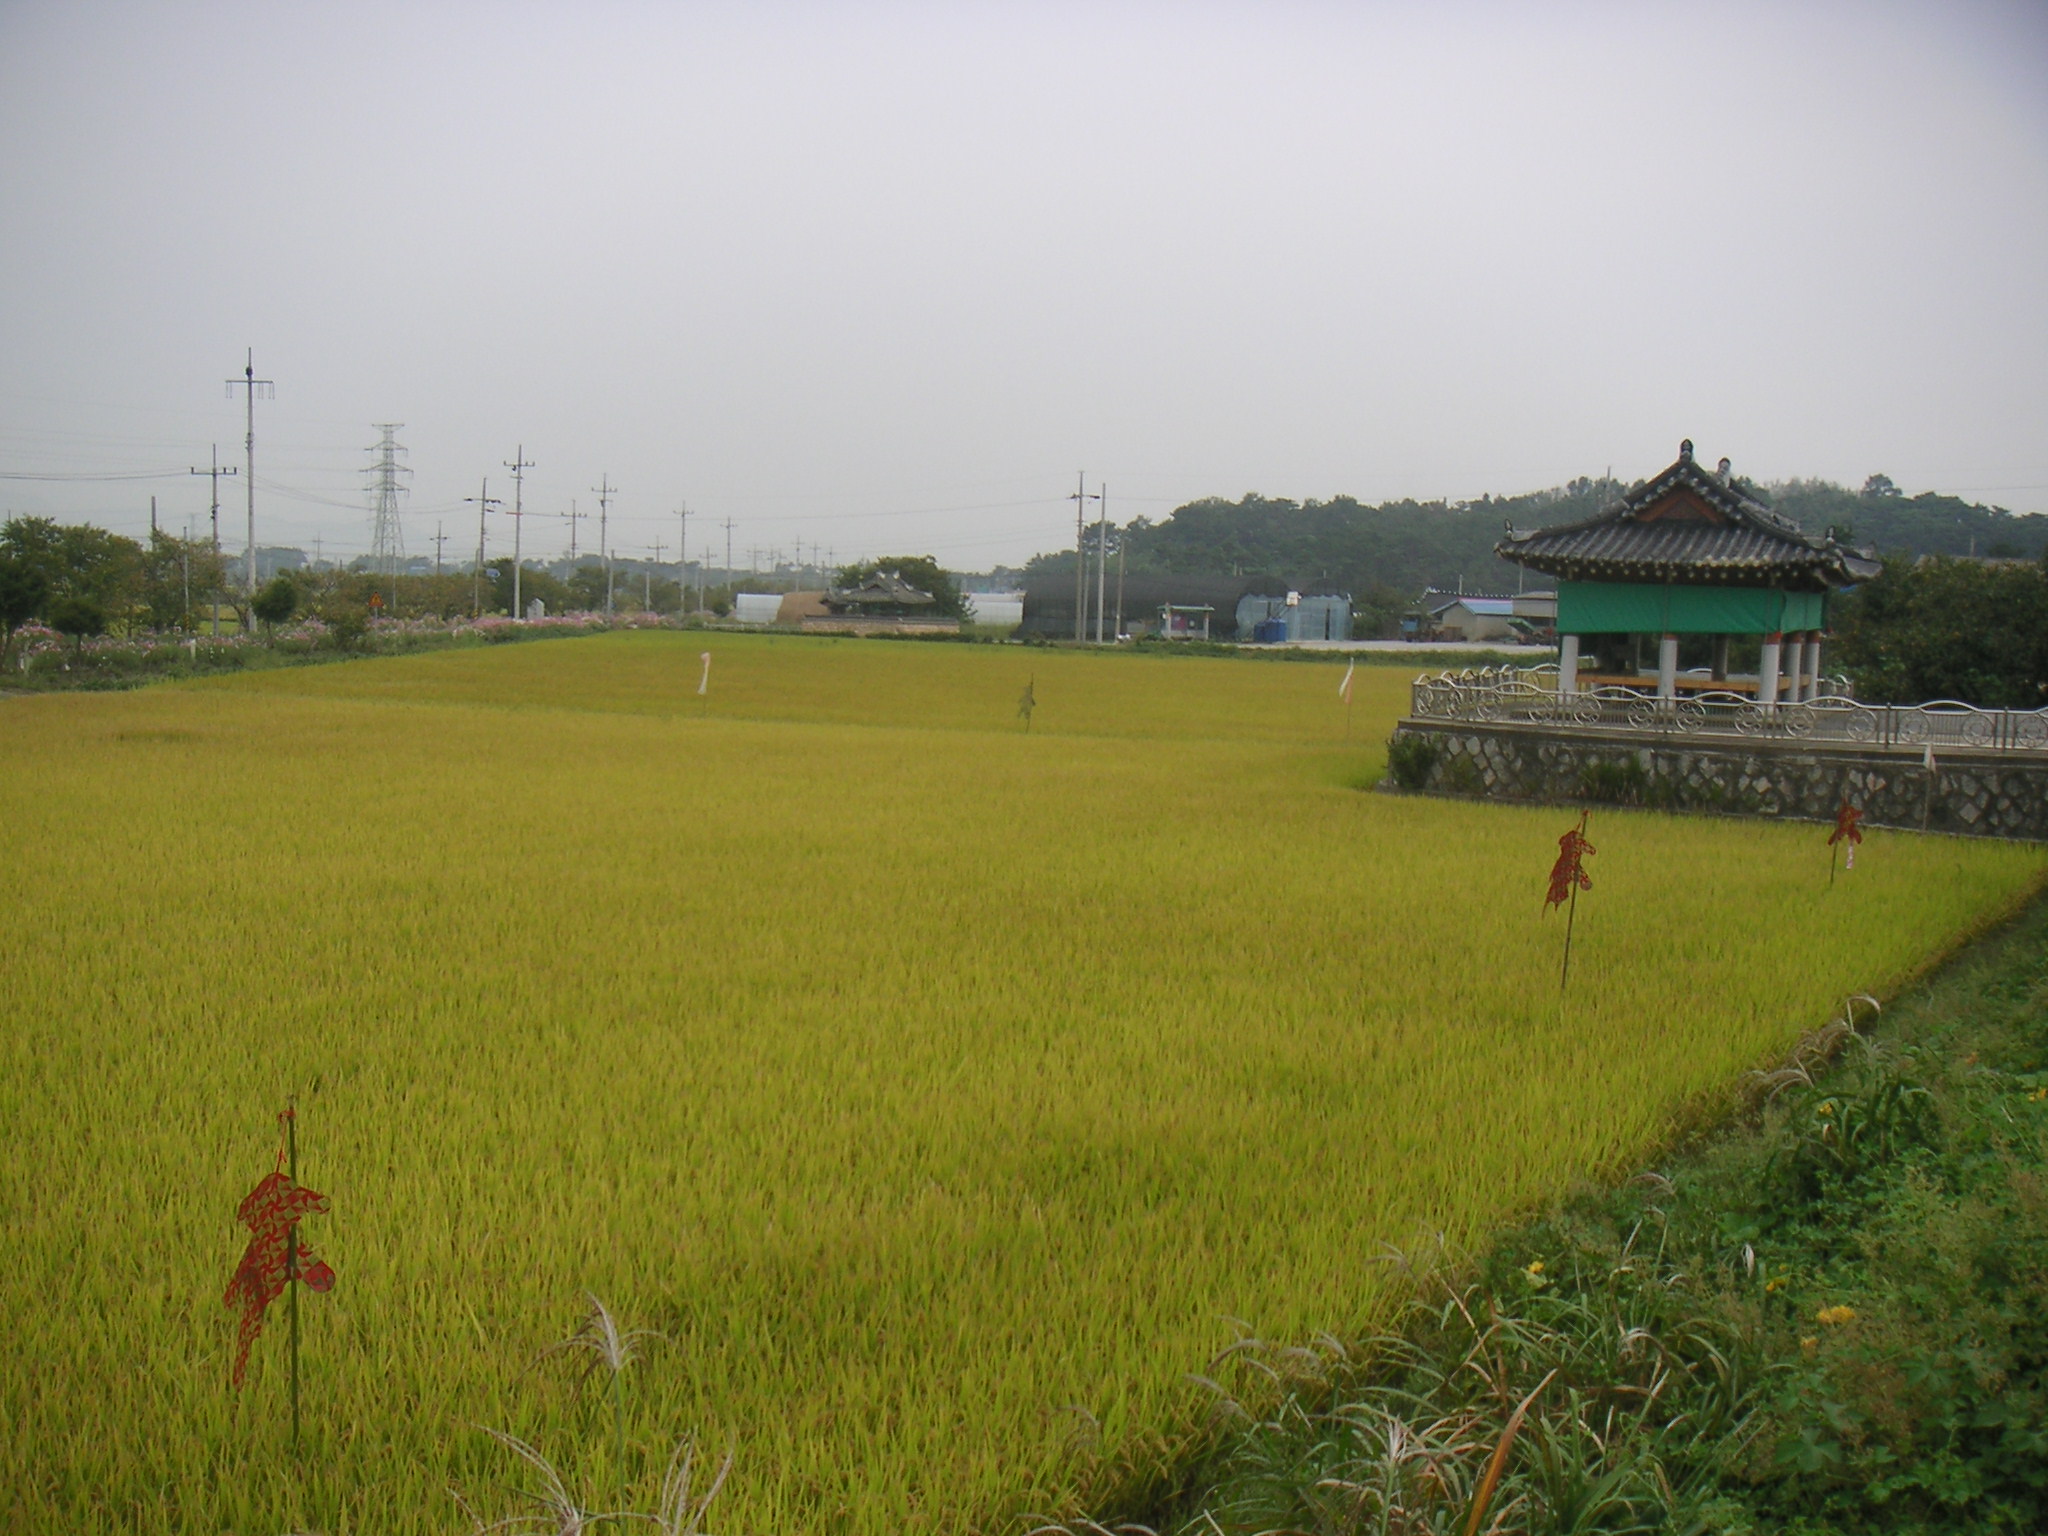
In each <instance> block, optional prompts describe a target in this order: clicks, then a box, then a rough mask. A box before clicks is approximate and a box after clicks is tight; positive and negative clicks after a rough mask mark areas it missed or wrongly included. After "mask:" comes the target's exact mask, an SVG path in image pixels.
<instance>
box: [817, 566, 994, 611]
mask: <svg viewBox="0 0 2048 1536" xmlns="http://www.w3.org/2000/svg"><path fill="white" fill-rule="evenodd" d="M885 571H886V572H892V573H894V574H895V575H897V576H900V577H902V578H903V580H905V581H907V582H909V583H910V585H912V586H913V587H915V588H917V590H918V591H920V592H929V593H930V594H931V596H932V599H933V605H932V607H930V608H924V607H919V608H918V610H917V611H918V612H920V613H936V614H939V615H941V616H943V617H945V618H949V619H965V618H966V617H967V600H966V599H965V598H964V597H962V596H961V595H960V588H959V585H958V584H957V583H956V582H955V581H954V580H953V577H952V574H951V573H950V572H948V571H946V570H945V569H943V568H942V567H941V566H940V565H939V562H938V561H936V560H934V559H933V558H932V557H931V556H930V555H890V556H888V557H887V558H886V559H882V560H868V561H864V562H862V563H860V564H857V565H843V566H841V567H840V568H839V574H838V575H837V576H836V577H835V578H834V583H835V585H837V586H840V587H857V586H859V585H860V584H861V583H862V582H864V581H867V580H869V579H870V578H871V577H874V576H876V575H879V574H881V573H883V572H885Z"/></svg>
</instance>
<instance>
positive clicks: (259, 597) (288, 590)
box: [249, 572, 299, 629]
mask: <svg viewBox="0 0 2048 1536" xmlns="http://www.w3.org/2000/svg"><path fill="white" fill-rule="evenodd" d="M298 606H299V587H298V583H297V582H295V581H293V580H292V579H291V577H289V576H287V575H285V574H284V573H283V572H279V573H278V574H277V575H276V576H273V577H272V578H271V579H270V580H269V581H267V582H265V583H264V584H263V585H262V586H261V587H259V588H257V589H256V595H255V596H254V597H253V598H251V599H250V600H249V610H250V612H252V613H254V614H255V615H256V617H257V618H259V619H261V620H262V621H263V622H264V624H265V625H266V626H267V627H269V628H271V629H276V628H277V626H278V625H280V624H282V623H284V622H285V621H286V620H287V619H289V618H290V617H291V616H292V615H293V614H294V613H295V612H297V611H298Z"/></svg>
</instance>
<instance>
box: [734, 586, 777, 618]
mask: <svg viewBox="0 0 2048 1536" xmlns="http://www.w3.org/2000/svg"><path fill="white" fill-rule="evenodd" d="M781 611H782V594H781V593H780V592H735V593H734V594H733V598H732V616H733V618H734V619H735V620H736V621H737V622H739V623H741V624H773V623H774V622H775V616H776V615H777V614H778V613H780V612H781Z"/></svg>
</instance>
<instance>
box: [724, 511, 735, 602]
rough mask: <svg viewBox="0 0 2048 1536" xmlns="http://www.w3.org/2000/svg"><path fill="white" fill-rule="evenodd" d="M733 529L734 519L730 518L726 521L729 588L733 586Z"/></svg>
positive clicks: (726, 556)
mask: <svg viewBox="0 0 2048 1536" xmlns="http://www.w3.org/2000/svg"><path fill="white" fill-rule="evenodd" d="M732 528H733V523H732V519H731V518H729V517H728V518H727V519H726V520H725V580H726V585H728V586H730V585H731V584H732Z"/></svg>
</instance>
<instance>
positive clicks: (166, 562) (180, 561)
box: [139, 529, 226, 629]
mask: <svg viewBox="0 0 2048 1536" xmlns="http://www.w3.org/2000/svg"><path fill="white" fill-rule="evenodd" d="M225 565H226V562H225V561H223V560H222V559H221V557H220V556H219V555H217V554H215V553H214V549H213V545H212V544H210V543H208V542H206V541H205V540H203V539H180V538H176V537H174V536H172V535H171V534H168V533H165V532H164V531H163V530H161V529H154V530H152V531H151V533H150V535H149V545H148V547H147V548H145V549H143V550H142V552H141V562H140V567H139V569H140V582H139V592H140V596H141V603H142V617H143V621H144V622H145V623H147V624H148V625H149V627H150V628H151V629H181V628H184V627H186V626H188V625H189V624H190V623H191V621H192V614H193V611H194V609H195V608H196V607H197V606H198V605H200V604H202V603H206V602H210V601H211V600H212V597H213V594H214V593H215V592H218V591H219V590H220V589H221V587H222V586H223V585H225V583H226V574H225Z"/></svg>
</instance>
